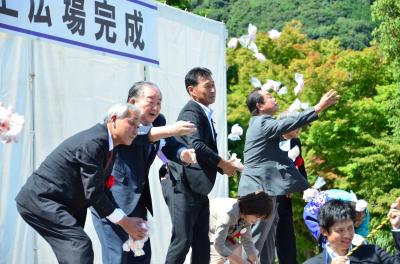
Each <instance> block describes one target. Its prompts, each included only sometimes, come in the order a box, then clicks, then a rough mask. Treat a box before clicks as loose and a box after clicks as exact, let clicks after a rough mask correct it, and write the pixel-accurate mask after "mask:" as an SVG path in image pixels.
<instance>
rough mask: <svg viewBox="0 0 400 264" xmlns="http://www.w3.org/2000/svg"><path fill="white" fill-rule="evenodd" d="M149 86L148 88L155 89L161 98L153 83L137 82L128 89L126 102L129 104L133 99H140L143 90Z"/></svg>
mask: <svg viewBox="0 0 400 264" xmlns="http://www.w3.org/2000/svg"><path fill="white" fill-rule="evenodd" d="M146 86H149V87H153V88H154V89H157V90H158V91H159V93H160V96H161V91H160V89H159V88H158V86H157V85H156V84H155V83H152V82H148V81H139V82H135V83H134V84H133V85H132V87H131V88H130V89H129V92H128V98H127V99H126V101H127V102H129V100H130V99H131V98H134V99H136V100H137V99H138V98H139V97H141V96H142V95H143V88H144V87H146Z"/></svg>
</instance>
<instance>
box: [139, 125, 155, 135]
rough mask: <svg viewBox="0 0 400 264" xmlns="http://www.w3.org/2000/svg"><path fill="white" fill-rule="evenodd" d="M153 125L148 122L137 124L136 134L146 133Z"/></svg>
mask: <svg viewBox="0 0 400 264" xmlns="http://www.w3.org/2000/svg"><path fill="white" fill-rule="evenodd" d="M152 127H153V124H152V123H150V124H148V125H143V124H142V123H140V124H139V130H138V135H147V134H148V133H149V132H150V129H151V128H152Z"/></svg>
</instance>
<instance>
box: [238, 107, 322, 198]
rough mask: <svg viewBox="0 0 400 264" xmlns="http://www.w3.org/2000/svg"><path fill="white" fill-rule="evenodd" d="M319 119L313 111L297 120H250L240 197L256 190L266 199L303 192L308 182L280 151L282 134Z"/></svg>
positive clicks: (267, 118) (298, 116)
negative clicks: (264, 194) (266, 195)
mask: <svg viewBox="0 0 400 264" xmlns="http://www.w3.org/2000/svg"><path fill="white" fill-rule="evenodd" d="M317 118H318V116H317V114H316V113H315V111H314V110H313V109H309V110H306V111H304V112H302V113H299V114H298V115H296V116H290V117H287V118H284V119H279V120H276V119H275V118H273V117H272V116H270V115H259V116H253V117H252V118H251V119H250V122H249V128H248V129H247V132H246V142H245V146H244V152H243V156H244V170H243V172H242V175H241V178H240V181H239V196H244V195H247V194H249V193H252V192H255V191H257V190H264V191H265V192H267V193H268V194H269V195H272V196H277V195H285V194H288V193H293V192H301V191H304V190H305V189H306V188H307V187H308V183H307V180H306V179H304V177H303V176H302V175H301V174H300V172H299V171H298V170H297V169H296V167H295V166H294V163H293V161H292V160H291V159H289V157H288V155H287V152H284V151H282V150H281V149H280V148H279V141H280V137H281V135H282V134H284V133H286V132H289V131H292V130H294V129H296V128H300V127H302V126H304V125H306V124H308V123H310V122H312V121H314V120H316V119H317Z"/></svg>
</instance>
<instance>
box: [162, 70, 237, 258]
mask: <svg viewBox="0 0 400 264" xmlns="http://www.w3.org/2000/svg"><path fill="white" fill-rule="evenodd" d="M185 85H186V91H187V92H188V93H189V95H190V97H191V98H192V100H190V101H189V102H188V103H187V104H186V105H185V106H184V107H183V109H182V110H181V112H180V114H179V116H178V120H186V121H190V122H192V123H193V124H195V125H196V127H197V131H196V133H194V134H191V135H187V136H181V137H177V139H178V141H180V142H181V143H184V144H186V145H187V146H188V147H191V148H194V149H195V151H196V157H197V162H198V163H197V164H190V165H186V166H185V165H181V164H178V163H176V162H173V161H172V162H170V164H169V177H167V179H165V180H163V181H161V185H162V188H163V194H164V198H165V200H166V203H167V205H168V208H169V211H170V214H171V219H172V237H171V244H170V245H169V248H168V253H167V257H166V263H167V264H181V263H183V262H184V260H185V257H186V254H187V253H188V251H189V248H190V247H192V263H199V264H204V263H209V261H210V241H209V238H208V229H209V214H210V208H209V200H208V197H207V194H208V193H209V192H210V191H211V189H212V188H213V186H214V183H215V178H216V174H217V170H219V171H220V172H223V173H225V174H227V175H233V174H234V172H235V170H236V168H235V166H234V162H233V161H230V160H225V159H223V158H221V157H220V156H219V155H218V150H217V142H216V137H217V134H216V132H215V129H214V125H213V121H212V118H211V115H212V110H211V109H210V108H209V105H211V104H213V103H214V102H215V94H216V88H215V84H214V80H213V79H212V77H211V71H210V70H208V69H206V68H194V69H192V70H190V71H189V72H188V73H187V74H186V77H185Z"/></svg>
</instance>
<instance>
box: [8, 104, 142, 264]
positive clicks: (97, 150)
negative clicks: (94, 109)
mask: <svg viewBox="0 0 400 264" xmlns="http://www.w3.org/2000/svg"><path fill="white" fill-rule="evenodd" d="M140 112H141V111H140V109H139V108H138V107H137V106H134V105H132V104H129V103H125V104H117V105H115V106H113V107H111V109H110V110H109V111H108V113H107V117H106V122H105V123H103V124H97V125H95V126H93V127H91V128H89V129H87V130H84V131H82V132H80V133H77V134H75V135H74V136H72V137H70V138H68V139H66V140H65V141H64V142H62V143H61V144H60V145H59V146H58V147H57V148H56V149H55V150H54V151H53V152H51V153H50V155H48V156H47V158H46V159H45V160H44V161H43V162H42V164H41V165H40V167H39V168H38V169H37V170H36V171H34V172H33V174H32V175H31V176H30V177H29V178H28V181H27V182H26V183H25V185H24V186H23V187H22V189H21V191H20V192H19V193H18V195H17V197H16V202H17V209H18V212H19V213H20V215H21V216H22V218H23V219H24V220H25V221H26V222H27V223H28V224H29V225H31V226H32V227H33V228H34V229H35V230H36V231H37V232H38V233H39V234H40V235H41V236H42V237H43V238H44V239H46V241H47V242H48V243H49V244H50V246H51V247H52V249H53V251H54V253H55V255H56V257H57V260H58V262H59V263H71V264H72V263H74V264H75V263H80V264H84V263H93V256H94V255H93V249H92V243H91V241H90V238H89V237H88V235H87V234H86V233H85V231H84V230H83V227H84V224H85V220H86V212H87V208H88V207H90V206H92V207H93V208H94V209H95V210H96V212H97V213H98V215H99V216H100V217H106V218H107V219H109V220H110V221H112V222H113V223H116V224H117V225H119V226H121V228H122V229H123V230H124V231H125V232H126V233H128V234H129V235H130V236H132V237H133V238H135V239H142V238H143V237H144V236H145V230H144V229H143V228H142V227H141V226H140V225H141V224H142V222H143V220H142V219H140V218H136V217H127V216H126V215H125V214H124V213H123V212H122V210H121V209H120V208H119V207H118V206H117V204H116V203H115V202H114V201H113V200H112V199H110V198H109V197H108V195H107V192H108V191H107V189H106V188H105V185H106V184H107V181H108V179H109V175H110V171H111V168H112V164H113V159H112V156H113V155H112V152H113V149H114V147H116V146H119V145H130V144H131V143H132V141H133V139H134V138H135V137H136V135H137V130H138V126H139V121H140Z"/></svg>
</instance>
